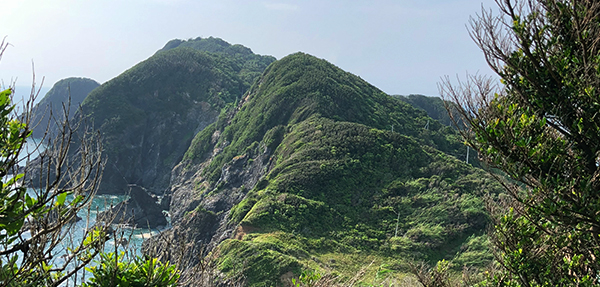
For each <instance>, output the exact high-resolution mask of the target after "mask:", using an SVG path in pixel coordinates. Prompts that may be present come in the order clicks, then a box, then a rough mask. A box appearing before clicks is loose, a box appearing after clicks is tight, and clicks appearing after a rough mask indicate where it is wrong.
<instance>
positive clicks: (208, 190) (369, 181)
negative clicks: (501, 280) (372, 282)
mask: <svg viewBox="0 0 600 287" xmlns="http://www.w3.org/2000/svg"><path fill="white" fill-rule="evenodd" d="M427 122H429V126H428V127H427V126H426V124H427ZM392 125H393V126H394V131H393V132H392V131H391V128H392ZM458 138H459V135H458V134H457V132H456V131H455V130H454V129H452V128H451V127H447V126H443V125H442V124H440V123H439V122H437V121H435V120H433V119H431V118H429V117H428V116H427V115H426V114H425V112H424V111H421V110H417V109H415V108H413V107H411V106H410V105H408V104H406V103H404V102H402V101H399V100H397V99H394V98H392V97H390V96H388V95H386V94H384V93H383V92H381V91H379V90H378V89H376V88H375V87H373V86H371V85H369V84H368V83H366V82H364V81H363V80H361V79H360V78H358V77H356V76H354V75H352V74H350V73H346V72H344V71H342V70H340V69H339V68H337V67H335V66H333V65H331V64H329V63H327V62H326V61H323V60H320V59H317V58H315V57H312V56H309V55H306V54H301V53H298V54H294V55H290V56H288V57H285V58H283V59H282V60H280V61H277V62H275V63H273V64H272V65H271V66H269V68H267V70H266V71H265V73H264V74H263V76H261V78H260V79H259V80H258V82H257V83H256V84H255V85H254V86H253V87H252V88H251V90H250V92H249V93H248V94H247V96H246V97H245V98H244V99H243V100H242V101H240V103H239V104H238V105H237V106H235V107H232V108H231V109H229V110H227V111H225V112H224V113H222V114H221V116H220V117H219V120H217V122H216V123H215V124H213V125H211V126H210V127H208V128H206V129H205V130H203V131H201V132H199V133H198V134H197V135H196V137H195V139H194V140H193V141H192V145H191V146H190V149H188V151H187V152H186V155H185V157H184V160H183V162H182V163H183V165H184V166H185V167H186V169H187V170H194V169H195V168H199V169H201V172H197V173H196V174H198V175H199V176H198V177H196V178H194V180H197V182H194V185H195V186H203V189H202V190H196V191H195V192H197V194H194V196H196V198H197V199H198V200H201V199H202V198H208V199H210V198H211V197H214V198H219V194H222V195H221V196H225V194H230V193H228V192H231V189H234V190H236V192H239V193H243V194H245V197H244V199H243V200H242V199H241V197H238V198H240V201H238V202H235V203H237V204H236V205H235V206H233V208H231V211H230V212H229V213H227V214H226V216H227V217H226V218H224V219H226V220H224V221H225V222H228V228H238V230H242V231H240V232H239V233H238V234H237V235H234V237H236V238H237V239H228V240H225V241H223V242H222V243H221V244H220V245H219V250H218V252H219V253H218V255H219V260H221V262H222V264H221V265H220V266H221V268H222V271H223V272H225V273H226V274H233V273H232V272H234V271H235V272H238V271H240V270H241V271H242V272H243V273H244V274H245V276H247V278H248V282H249V284H250V285H256V286H260V285H261V284H267V285H268V284H278V283H277V282H279V281H280V279H281V278H280V276H282V275H283V273H285V272H287V271H290V269H291V267H290V268H287V267H286V266H295V267H294V268H300V267H302V266H306V265H310V266H312V268H314V269H316V270H322V269H325V268H334V270H336V271H338V270H342V269H344V268H346V267H348V266H340V265H338V264H335V267H333V266H334V265H330V264H329V263H324V262H322V261H317V260H319V259H318V258H321V257H327V256H330V255H331V254H336V256H337V255H339V256H342V257H346V256H347V257H350V256H358V257H370V256H372V257H374V258H376V259H377V260H382V261H384V260H390V261H393V262H397V263H398V262H399V263H398V264H396V265H394V266H395V267H393V268H392V269H393V271H392V269H388V270H390V272H393V273H394V274H400V273H401V272H408V268H405V267H404V268H403V267H400V266H401V265H402V264H405V263H406V260H407V258H413V257H414V258H418V259H421V260H426V261H428V262H437V261H438V260H442V259H446V260H449V261H450V260H453V259H457V260H460V262H461V263H462V264H465V265H468V266H470V265H476V266H477V267H483V266H485V265H487V263H488V262H489V260H490V259H491V258H490V256H484V257H483V258H477V257H476V254H485V253H486V252H487V253H489V250H488V249H487V245H486V244H483V243H481V242H485V241H486V239H485V228H486V226H487V223H488V216H487V214H486V212H485V204H484V200H483V198H484V197H485V196H489V197H490V198H495V197H496V195H497V193H498V191H500V190H501V188H500V186H499V185H498V184H496V183H495V182H494V181H493V180H492V179H491V178H490V177H489V176H487V175H486V174H485V173H484V172H483V171H481V170H478V169H475V168H473V167H472V166H471V165H468V164H466V163H464V162H463V161H461V160H458V159H457V158H456V157H454V156H453V155H454V154H460V153H461V152H463V153H464V150H465V146H464V145H463V144H462V143H461V142H460V141H458ZM461 158H462V156H461ZM234 165H235V169H240V170H244V172H245V171H251V170H260V172H261V173H260V177H259V178H257V183H256V184H253V183H250V184H249V185H248V188H247V189H246V187H245V186H244V187H243V188H242V187H241V186H240V187H237V186H236V185H239V182H238V181H239V180H237V179H235V178H232V175H231V172H229V173H223V171H225V172H227V170H231V169H233V168H232V166H234ZM228 180H231V182H229V181H228ZM249 182H250V181H249ZM239 193H238V194H239ZM236 196H238V195H237V194H236ZM230 198H231V197H230ZM217 200H219V199H217ZM233 200H234V199H233V198H231V199H230V201H233ZM207 201H208V200H207ZM214 201H216V200H214ZM196 202H198V201H196ZM208 208H214V207H213V206H212V205H211V206H207V209H208ZM215 212H217V211H215ZM175 221H177V219H176V220H175ZM174 225H177V222H175V224H174ZM396 230H397V231H396ZM246 233H248V234H246ZM463 251H468V252H470V255H472V256H470V257H469V256H464V257H461V256H460V255H461V254H462V253H463ZM241 254H243V255H241ZM258 255H262V256H264V258H263V257H257V256H258ZM240 256H241V257H240ZM261 258H263V259H261ZM312 258H316V260H313V259H312ZM273 262H284V263H285V264H279V263H277V264H275V263H273ZM356 262H358V261H356V260H354V262H351V263H349V264H357V263H356ZM273 264H275V265H276V266H278V267H277V268H275V267H273ZM352 267H354V266H352ZM461 267H462V266H458V267H457V268H459V269H460V268H461ZM269 268H271V269H272V268H275V269H272V270H273V271H269V272H258V271H257V270H266V269H269ZM271 269H269V270H271ZM356 269H357V270H359V269H360V267H357V268H356ZM235 272H234V273H235ZM282 272H283V273H282ZM344 272H345V271H344ZM257 273H259V274H262V275H261V276H258V275H256V274H257ZM296 274H298V273H296ZM390 274H391V273H390ZM344 275H345V276H348V275H349V274H344ZM382 276H383V275H382ZM266 282H268V283H266Z"/></svg>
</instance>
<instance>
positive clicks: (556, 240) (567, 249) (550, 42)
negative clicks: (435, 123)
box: [432, 0, 600, 286]
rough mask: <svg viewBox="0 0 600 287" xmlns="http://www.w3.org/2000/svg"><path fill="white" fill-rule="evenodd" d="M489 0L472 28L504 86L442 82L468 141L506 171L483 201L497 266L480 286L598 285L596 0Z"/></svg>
mask: <svg viewBox="0 0 600 287" xmlns="http://www.w3.org/2000/svg"><path fill="white" fill-rule="evenodd" d="M497 3H498V4H499V5H500V8H501V9H499V11H501V12H502V14H500V16H495V15H494V16H492V15H491V14H490V13H491V12H485V11H484V13H483V15H482V16H481V17H479V18H478V19H476V20H475V21H474V22H473V30H474V31H473V33H472V34H473V35H474V36H475V37H474V39H475V41H476V42H477V44H479V46H480V48H481V49H482V51H483V53H484V55H485V57H486V59H487V60H488V62H489V63H491V64H492V65H493V68H494V69H495V71H496V72H497V73H498V75H499V76H500V77H501V78H502V84H503V85H502V86H501V87H500V88H499V89H498V90H493V89H490V87H492V84H493V83H494V80H492V79H485V78H483V79H482V78H477V77H474V78H470V79H469V80H468V81H467V82H466V83H461V85H460V87H456V86H452V85H451V84H449V83H448V82H447V83H446V84H445V86H444V92H445V94H446V95H448V96H450V97H452V98H453V99H454V100H456V101H457V102H458V103H459V106H460V107H461V108H462V110H461V111H460V112H461V113H462V115H463V117H464V118H465V119H466V122H467V123H468V126H469V130H467V131H464V135H465V138H466V139H467V140H468V143H469V145H471V146H472V147H473V148H475V149H477V150H478V151H479V152H480V156H482V157H483V158H484V159H485V160H486V161H487V162H488V164H489V165H490V166H491V167H494V168H496V169H498V170H501V171H502V172H503V175H506V176H507V177H509V178H510V179H511V181H509V182H504V186H505V188H506V191H507V193H508V194H509V195H510V196H511V197H510V198H508V199H506V200H503V201H497V202H495V205H492V208H491V210H492V211H493V213H492V218H493V219H494V225H495V230H494V233H493V236H491V242H492V244H493V246H494V250H495V251H496V253H497V255H498V259H499V264H500V265H501V266H502V269H500V271H498V272H496V273H495V274H494V273H492V275H493V276H491V277H490V278H488V280H487V282H486V283H487V285H486V286H598V285H599V284H600V281H599V280H600V178H599V177H598V175H599V174H600V167H599V166H600V158H599V154H600V133H599V131H600V119H599V118H598V116H597V115H598V111H599V109H600V101H599V98H600V94H599V92H600V69H598V67H600V57H599V55H600V46H599V45H598V43H599V41H600V28H599V27H600V3H598V2H597V1H561V0H549V1H497ZM497 19H500V20H497ZM508 42H510V43H511V45H508V46H506V45H504V44H505V43H508ZM432 286H433V285H432ZM438 286H439V285H438Z"/></svg>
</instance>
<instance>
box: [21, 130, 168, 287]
mask: <svg viewBox="0 0 600 287" xmlns="http://www.w3.org/2000/svg"><path fill="white" fill-rule="evenodd" d="M38 142H39V140H35V139H28V141H27V142H26V144H25V146H24V147H23V152H22V153H21V156H20V157H19V159H21V160H22V161H21V164H25V162H26V161H27V159H26V157H27V154H30V159H33V158H35V157H36V156H37V155H38V154H39V153H41V152H42V149H43V146H42V148H37V147H36V146H38ZM27 192H28V193H29V195H30V196H32V197H34V198H35V197H37V196H36V195H35V193H36V192H35V190H34V189H28V190H27ZM127 198H128V197H127V196H125V195H120V196H117V195H96V196H94V197H93V198H92V199H91V201H90V202H89V205H88V206H87V208H85V209H82V210H80V211H79V212H78V216H79V217H81V220H79V221H77V222H76V223H74V224H73V225H72V226H70V227H67V228H64V229H63V235H64V239H63V241H62V242H61V244H59V245H58V246H57V247H56V248H55V249H54V250H53V252H52V254H53V255H54V259H53V265H54V266H62V265H63V264H64V263H65V262H66V261H65V260H66V256H67V248H73V247H77V246H79V245H81V242H82V241H83V236H84V234H85V231H86V230H88V229H90V228H92V227H93V226H94V224H95V223H96V216H97V215H98V213H99V212H102V211H104V210H106V209H108V208H110V207H111V206H114V205H117V204H118V203H120V202H122V201H124V200H126V199H127ZM71 200H72V196H70V195H69V196H67V202H69V201H71ZM112 227H113V230H114V233H113V234H111V235H110V239H109V240H108V241H107V242H106V244H105V247H104V251H105V252H115V250H116V251H117V252H121V251H126V252H128V253H129V255H132V256H135V255H141V249H142V248H141V247H142V243H143V242H144V240H147V239H148V238H150V237H151V236H152V235H155V234H157V233H159V232H160V231H159V230H150V229H147V228H132V227H127V226H118V225H113V226H112ZM28 233H29V232H26V233H25V234H24V238H25V239H26V238H27V237H29V236H30V235H29V234H28ZM114 235H116V237H117V239H119V240H118V241H117V242H118V244H115V240H114ZM122 239H124V240H122ZM96 259H98V258H96ZM94 264H95V263H94V262H92V266H93V265H94ZM71 268H73V267H71ZM71 270H72V269H71ZM84 277H89V274H87V275H86V274H84V271H83V270H82V271H80V272H79V273H78V274H77V283H80V282H81V278H84ZM74 280H75V277H73V278H71V279H70V280H69V282H65V283H64V284H62V286H74V285H75V284H74V283H75V281H74Z"/></svg>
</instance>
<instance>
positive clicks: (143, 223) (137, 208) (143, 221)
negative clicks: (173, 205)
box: [98, 185, 168, 228]
mask: <svg viewBox="0 0 600 287" xmlns="http://www.w3.org/2000/svg"><path fill="white" fill-rule="evenodd" d="M129 196H130V197H129V199H127V200H125V201H123V202H121V203H119V204H117V205H116V206H114V207H113V208H112V209H110V210H107V211H103V212H101V213H100V214H98V221H103V222H106V223H109V224H125V225H129V226H136V227H141V228H146V227H148V228H158V227H164V226H167V224H168V222H167V219H166V217H165V215H164V213H163V210H162V209H161V207H160V205H159V204H158V203H156V198H155V197H153V196H151V195H149V194H148V193H147V192H146V190H145V189H144V188H142V187H140V186H137V185H130V193H129Z"/></svg>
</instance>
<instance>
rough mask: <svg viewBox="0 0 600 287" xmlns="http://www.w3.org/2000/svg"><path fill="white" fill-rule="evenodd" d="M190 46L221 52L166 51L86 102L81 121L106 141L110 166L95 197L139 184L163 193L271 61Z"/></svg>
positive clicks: (129, 72)
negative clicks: (202, 136)
mask: <svg viewBox="0 0 600 287" xmlns="http://www.w3.org/2000/svg"><path fill="white" fill-rule="evenodd" d="M194 41H200V42H206V41H208V42H216V43H218V44H219V45H224V44H223V43H224V41H222V40H220V39H216V38H210V39H200V40H199V39H196V40H193V41H187V42H182V43H180V44H181V45H180V46H181V47H177V48H173V49H163V50H162V51H159V52H157V53H156V54H155V55H153V56H152V57H150V58H149V59H147V60H145V61H143V62H141V63H139V64H137V65H136V66H134V67H132V68H131V69H129V70H127V71H125V72H124V73H122V74H121V75H119V76H117V77H115V78H114V79H112V80H110V81H108V82H106V83H104V84H103V85H101V86H100V87H98V88H97V89H95V90H94V91H93V92H92V93H91V94H90V95H89V96H88V97H87V98H86V100H85V101H84V102H83V104H82V113H81V115H82V116H83V117H84V118H85V119H86V120H88V121H89V122H91V123H93V126H94V128H97V129H99V130H100V131H101V132H102V134H103V144H104V149H105V156H106V157H107V165H106V168H105V170H104V176H103V179H102V182H101V185H100V190H99V192H100V193H113V194H119V193H125V192H127V191H128V187H127V186H128V185H129V184H136V185H139V186H143V187H144V188H146V189H147V190H149V191H150V192H152V193H155V194H159V195H160V194H162V193H163V192H164V190H165V189H166V188H167V187H168V185H169V181H170V172H171V169H172V168H173V166H174V165H175V164H177V163H178V162H179V161H180V160H181V158H182V156H183V154H184V152H185V150H186V149H187V148H188V146H189V143H190V141H191V139H192V138H193V137H194V135H195V134H196V133H197V132H198V131H200V130H202V129H203V128H204V127H206V126H208V125H209V124H211V123H212V122H214V121H215V120H216V118H217V116H218V114H219V112H220V110H221V109H222V108H224V107H225V106H226V105H227V104H229V103H233V102H235V101H236V100H238V99H239V97H240V96H241V95H242V94H243V93H244V92H245V91H246V90H247V89H248V88H249V87H250V85H251V84H252V82H253V81H254V78H255V77H256V76H257V75H259V74H260V73H261V72H262V71H263V70H264V69H265V68H266V67H267V66H268V65H269V64H270V63H271V62H272V61H274V58H273V57H270V56H260V55H255V54H245V56H244V57H230V56H229V55H227V54H226V53H221V52H218V51H216V52H214V53H210V52H205V51H201V50H198V49H195V48H190V47H185V46H186V45H184V44H185V43H193V42H194ZM225 44H227V43H225ZM227 45H229V44H227ZM230 46H231V45H230ZM250 53H251V52H250Z"/></svg>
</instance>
